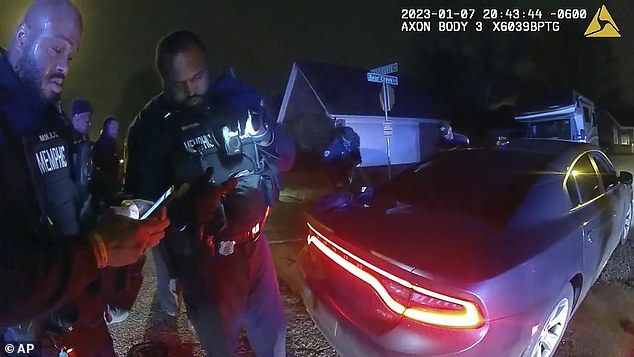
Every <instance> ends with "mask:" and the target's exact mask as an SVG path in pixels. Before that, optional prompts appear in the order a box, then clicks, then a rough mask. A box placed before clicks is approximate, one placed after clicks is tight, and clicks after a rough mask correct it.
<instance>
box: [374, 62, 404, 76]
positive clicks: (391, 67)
mask: <svg viewBox="0 0 634 357" xmlns="http://www.w3.org/2000/svg"><path fill="white" fill-rule="evenodd" d="M370 72H372V73H376V74H390V73H396V72H398V63H390V64H386V65H385V66H381V67H376V68H374V69H371V70H370Z"/></svg>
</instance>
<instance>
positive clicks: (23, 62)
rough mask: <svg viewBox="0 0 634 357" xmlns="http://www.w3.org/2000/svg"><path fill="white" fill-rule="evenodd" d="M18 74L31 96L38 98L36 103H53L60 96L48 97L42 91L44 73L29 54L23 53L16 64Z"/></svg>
mask: <svg viewBox="0 0 634 357" xmlns="http://www.w3.org/2000/svg"><path fill="white" fill-rule="evenodd" d="M16 74H17V75H18V78H20V84H21V86H22V88H23V89H24V90H26V91H27V92H28V93H29V95H30V97H31V98H34V99H35V100H37V102H36V104H40V105H42V106H46V105H50V104H53V103H54V102H55V101H56V100H58V99H59V96H55V97H52V98H48V97H46V96H45V95H44V93H43V91H42V84H43V80H42V75H41V71H40V70H39V68H38V66H37V64H36V63H35V61H33V59H32V58H30V57H29V56H28V55H23V56H22V57H20V59H18V62H17V64H16Z"/></svg>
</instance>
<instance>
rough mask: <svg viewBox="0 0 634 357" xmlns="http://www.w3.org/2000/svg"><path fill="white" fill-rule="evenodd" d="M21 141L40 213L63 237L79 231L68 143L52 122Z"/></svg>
mask: <svg viewBox="0 0 634 357" xmlns="http://www.w3.org/2000/svg"><path fill="white" fill-rule="evenodd" d="M22 141H23V144H24V150H25V153H26V157H27V158H29V161H28V164H29V170H30V171H31V176H32V180H33V183H34V185H35V187H36V193H37V195H38V196H39V202H40V206H43V207H41V209H42V211H43V214H44V215H45V216H47V217H49V219H50V220H51V221H52V222H54V226H55V227H56V229H57V230H59V232H60V233H61V234H62V235H63V236H66V237H67V236H73V235H76V234H78V233H79V230H80V225H79V218H78V215H79V212H78V209H77V207H76V205H75V202H76V201H75V199H76V197H77V194H78V189H77V185H76V183H75V181H74V180H73V176H72V174H73V173H72V171H71V165H70V163H71V162H72V161H71V155H72V154H71V150H70V149H69V146H68V144H67V143H68V142H67V141H65V140H64V139H63V138H62V136H61V135H60V132H59V130H57V129H56V128H55V127H54V125H50V126H49V127H48V128H43V129H42V130H41V131H40V132H39V133H35V134H33V135H27V136H24V137H23V138H22Z"/></svg>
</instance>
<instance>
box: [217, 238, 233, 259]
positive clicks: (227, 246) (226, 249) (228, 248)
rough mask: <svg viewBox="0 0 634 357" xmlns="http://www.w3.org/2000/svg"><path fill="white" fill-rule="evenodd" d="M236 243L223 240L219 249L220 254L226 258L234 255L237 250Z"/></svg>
mask: <svg viewBox="0 0 634 357" xmlns="http://www.w3.org/2000/svg"><path fill="white" fill-rule="evenodd" d="M235 245H236V242H235V241H233V240H223V241H222V242H220V247H218V254H220V255H224V256H225V257H226V256H228V255H231V254H233V251H234V250H235Z"/></svg>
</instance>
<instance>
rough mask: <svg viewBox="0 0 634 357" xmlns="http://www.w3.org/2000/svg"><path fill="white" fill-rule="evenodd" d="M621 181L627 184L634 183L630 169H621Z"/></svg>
mask: <svg viewBox="0 0 634 357" xmlns="http://www.w3.org/2000/svg"><path fill="white" fill-rule="evenodd" d="M619 182H620V183H624V184H626V185H631V184H632V174H631V173H630V172H628V171H621V172H620V173H619Z"/></svg>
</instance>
